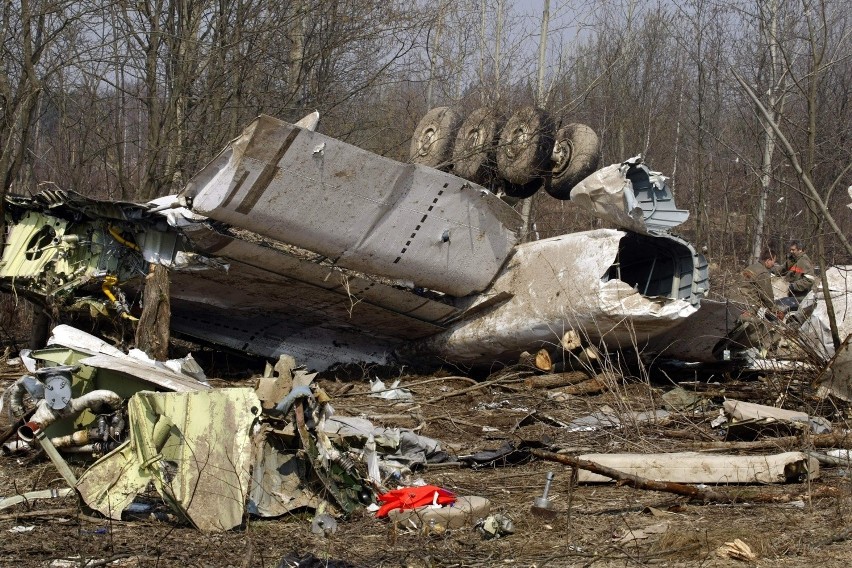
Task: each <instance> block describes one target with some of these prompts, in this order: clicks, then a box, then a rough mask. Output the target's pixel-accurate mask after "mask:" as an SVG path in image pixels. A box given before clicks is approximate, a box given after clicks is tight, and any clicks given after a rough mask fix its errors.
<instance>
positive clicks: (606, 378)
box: [559, 373, 613, 395]
mask: <svg viewBox="0 0 852 568" xmlns="http://www.w3.org/2000/svg"><path fill="white" fill-rule="evenodd" d="M612 380H613V376H612V375H609V374H607V373H599V374H597V375H595V376H594V377H592V378H591V379H589V380H588V381H583V382H582V383H577V384H576V385H570V386H567V387H565V388H563V389H561V390H560V391H559V392H561V393H563V394H571V395H579V394H597V393H599V392H603V391H605V390H607V389H609V387H610V385H611V384H612Z"/></svg>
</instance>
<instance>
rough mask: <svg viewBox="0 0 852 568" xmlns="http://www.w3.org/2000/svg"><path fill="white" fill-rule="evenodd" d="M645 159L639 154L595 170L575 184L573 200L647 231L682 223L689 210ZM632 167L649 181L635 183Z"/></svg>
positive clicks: (623, 225) (631, 228) (623, 224)
mask: <svg viewBox="0 0 852 568" xmlns="http://www.w3.org/2000/svg"><path fill="white" fill-rule="evenodd" d="M641 163H642V159H641V157H639V156H637V157H635V158H632V159H630V160H627V161H626V162H624V163H622V164H612V165H610V166H607V167H605V168H602V169H600V170H598V171H596V172H594V173H593V174H591V175H590V176H588V177H587V178H585V179H584V180H582V181H581V182H580V183H578V184H577V185H575V186H574V188H573V189H572V190H571V202H572V203H575V204H577V205H579V206H580V207H583V208H584V209H586V210H588V211H589V212H591V213H592V214H593V215H595V216H596V217H599V218H601V219H604V220H607V221H609V222H611V223H614V224H615V226H617V227H620V228H622V229H627V230H629V231H634V232H636V233H641V234H645V235H647V234H650V233H653V232H665V231H668V230H669V229H672V228H674V227H677V226H678V225H680V224H682V223H683V222H684V221H686V220H687V219H688V218H689V211H687V210H685V209H677V208H676V207H675V203H674V196H673V195H672V191H671V188H669V186H668V185H667V184H666V183H665V178H664V177H663V176H662V175H661V174H659V173H656V172H651V171H650V170H648V169H647V167H645V166H644V165H641ZM630 167H634V168H641V169H642V171H643V172H644V174H647V175H642V176H641V177H643V178H646V179H647V180H648V183H647V184H642V185H641V186H638V187H637V185H634V184H633V183H632V182H631V180H630V179H628V177H627V175H626V172H627V171H628V169H629V168H630Z"/></svg>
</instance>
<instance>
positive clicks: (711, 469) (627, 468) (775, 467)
mask: <svg viewBox="0 0 852 568" xmlns="http://www.w3.org/2000/svg"><path fill="white" fill-rule="evenodd" d="M577 459H579V460H586V461H591V462H594V463H597V464H600V465H603V466H605V467H610V468H613V469H616V470H618V471H620V472H623V473H625V474H627V475H637V476H641V477H645V478H648V479H653V480H655V481H665V482H672V483H690V484H692V483H708V484H714V485H726V484H732V483H741V484H757V483H785V482H787V481H791V480H792V481H799V480H801V479H805V478H810V479H816V478H818V477H819V462H818V461H817V460H816V459H813V458H809V457H808V456H807V455H806V454H804V453H802V452H785V453H782V454H776V455H761V456H738V455H719V454H713V455H708V454H702V453H699V452H675V453H667V454H586V455H581V456H578V457H577ZM578 481H579V482H580V483H601V482H609V481H612V478H610V477H607V476H605V475H600V474H597V473H592V472H590V471H586V470H581V471H580V472H579V473H578Z"/></svg>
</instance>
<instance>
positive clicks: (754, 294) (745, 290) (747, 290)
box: [739, 251, 775, 313]
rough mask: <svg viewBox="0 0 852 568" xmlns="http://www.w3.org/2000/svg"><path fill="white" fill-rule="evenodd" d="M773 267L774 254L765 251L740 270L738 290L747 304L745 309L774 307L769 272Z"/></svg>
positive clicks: (768, 308) (750, 310)
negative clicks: (753, 261)
mask: <svg viewBox="0 0 852 568" xmlns="http://www.w3.org/2000/svg"><path fill="white" fill-rule="evenodd" d="M774 267H775V255H774V254H772V253H771V252H769V251H765V252H764V253H763V254H762V255H761V256H760V260H759V261H757V262H755V263H754V264H751V265H749V266H748V267H746V269H745V270H743V271H742V274H741V281H740V286H739V291H740V294H741V295H742V296H743V299H744V300H745V302H746V304H747V305H748V307H747V308H746V311H748V312H752V313H756V312H757V311H758V310H759V309H760V308H766V309H767V310H770V311H772V310H774V309H775V300H774V294H773V292H772V274H771V272H770V271H771V270H772V269H773V268H774Z"/></svg>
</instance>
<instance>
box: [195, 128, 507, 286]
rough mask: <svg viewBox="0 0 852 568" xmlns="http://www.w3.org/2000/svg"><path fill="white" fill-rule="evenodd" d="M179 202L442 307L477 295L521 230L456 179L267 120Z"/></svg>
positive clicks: (491, 199)
mask: <svg viewBox="0 0 852 568" xmlns="http://www.w3.org/2000/svg"><path fill="white" fill-rule="evenodd" d="M183 195H184V196H185V197H186V198H188V199H191V200H192V208H193V210H194V211H196V212H197V213H200V214H203V215H206V216H208V217H210V218H211V219H216V220H217V221H221V222H225V223H229V224H231V225H235V226H237V227H242V228H244V229H248V230H250V231H254V232H256V233H258V234H260V235H264V236H267V237H271V238H274V239H277V240H279V241H282V242H286V243H290V244H293V245H296V246H299V247H302V248H305V249H308V250H312V251H315V252H317V253H319V254H322V255H324V256H327V257H329V258H331V259H334V261H335V262H336V263H337V264H339V265H341V266H345V267H347V268H351V269H355V270H361V271H364V272H368V273H374V274H375V273H381V274H382V275H383V276H386V277H388V278H391V279H396V280H399V281H402V282H411V283H413V284H414V285H416V286H421V287H425V288H430V289H433V290H438V291H441V292H445V293H447V294H451V295H454V296H464V295H467V294H470V293H472V292H477V291H480V290H483V289H484V288H485V287H486V286H487V285H488V283H489V282H490V281H491V279H492V278H493V277H494V275H495V274H496V273H497V271H498V270H499V269H500V267H501V266H502V264H503V262H504V261H505V259H506V257H507V256H508V255H509V253H510V252H511V250H512V247H513V246H514V244H515V243H516V242H517V238H518V236H517V232H518V229H519V228H520V223H521V220H520V216H519V215H518V214H517V213H516V212H515V211H514V210H513V209H512V208H511V207H509V206H508V205H506V204H505V203H503V202H502V201H501V200H500V199H499V198H497V196H495V195H493V194H492V193H491V192H489V191H487V190H485V189H484V188H481V187H479V186H476V185H473V184H471V183H470V182H467V181H465V180H463V179H461V178H458V177H455V176H452V175H449V174H446V173H443V172H440V171H438V170H434V169H432V168H427V167H425V166H418V165H413V164H401V163H399V162H396V161H394V160H390V159H388V158H383V157H381V156H377V155H375V154H372V153H370V152H367V151H366V150H362V149H360V148H357V147H355V146H352V145H350V144H346V143H344V142H341V141H339V140H335V139H334V138H331V137H329V136H324V135H322V134H319V133H316V132H311V131H309V130H305V129H301V128H298V127H296V126H294V125H291V124H288V123H286V122H282V121H279V120H276V119H274V118H272V117H269V116H261V117H259V118H258V119H256V120H255V121H254V122H253V123H252V124H251V125H250V126H249V127H248V128H246V130H245V131H244V132H243V134H242V136H240V137H239V138H237V139H236V140H234V141H233V142H232V143H231V144H230V145H229V147H228V148H226V149H225V151H224V152H223V153H222V154H220V155H219V156H218V157H217V158H216V159H214V160H213V161H212V162H211V163H210V164H209V165H208V166H207V167H205V168H204V169H203V170H202V171H201V172H200V173H198V174H197V175H196V176H195V177H194V178H193V179H192V180H191V181H190V182H189V184H188V186H187V188H186V189H185V191H184V193H183Z"/></svg>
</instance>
